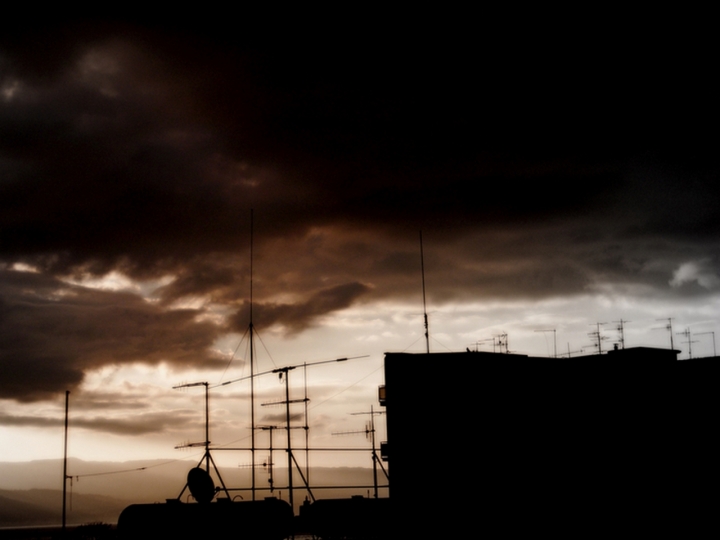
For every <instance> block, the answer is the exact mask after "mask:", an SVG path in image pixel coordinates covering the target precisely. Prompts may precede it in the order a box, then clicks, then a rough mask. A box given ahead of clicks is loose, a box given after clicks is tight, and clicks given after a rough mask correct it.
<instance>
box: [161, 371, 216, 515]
mask: <svg viewBox="0 0 720 540" xmlns="http://www.w3.org/2000/svg"><path fill="white" fill-rule="evenodd" d="M197 386H204V387H205V440H204V441H203V442H197V443H187V444H183V445H179V446H176V447H175V448H192V447H196V446H203V447H205V452H204V453H203V457H202V458H201V459H200V462H199V463H198V465H197V467H196V468H195V469H192V470H190V472H189V473H188V480H187V482H186V483H185V487H183V488H182V491H181V492H180V495H178V497H177V498H178V500H180V499H181V498H182V496H183V493H185V490H186V489H188V488H189V489H190V493H191V494H192V495H193V497H195V499H196V500H198V502H210V500H212V496H210V498H209V500H207V501H205V499H206V498H207V497H208V496H209V492H210V491H211V490H213V491H219V490H220V489H223V490H224V491H225V494H226V495H227V497H228V499H229V498H230V493H229V492H228V490H227V487H226V486H225V482H224V481H223V479H222V476H220V470H219V469H218V466H217V465H216V464H215V460H214V459H213V458H212V455H211V454H210V393H209V384H208V383H207V382H206V381H203V382H195V383H188V384H180V385H178V386H173V389H174V390H178V389H180V388H193V387H197ZM203 461H204V462H205V471H204V472H205V475H203V474H202V473H199V472H197V471H198V470H200V471H202V469H200V465H201V464H202V462H203ZM211 463H212V466H213V468H214V469H215V474H216V475H217V477H218V479H219V480H220V484H222V488H219V487H218V488H214V486H213V488H209V487H208V486H209V483H208V482H210V483H211V482H212V478H211V477H210V464H211Z"/></svg>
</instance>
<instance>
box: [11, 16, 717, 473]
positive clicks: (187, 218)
mask: <svg viewBox="0 0 720 540" xmlns="http://www.w3.org/2000/svg"><path fill="white" fill-rule="evenodd" d="M396 22H397V21H396ZM450 22H452V24H450ZM248 24H249V23H247V22H245V23H244V24H238V22H237V21H220V20H217V19H213V20H212V21H210V20H209V19H208V18H202V17H199V18H194V17H187V18H186V19H181V20H178V21H171V22H168V21H165V20H163V21H160V20H151V19H148V20H129V19H127V20H110V19H83V20H79V19H78V20H57V21H54V22H47V21H46V22H43V23H31V22H28V23H25V24H19V25H17V26H13V27H12V28H8V29H3V31H2V32H1V33H0V460H1V461H25V460H30V459H44V458H54V457H60V456H61V455H62V417H63V410H64V398H65V391H66V390H70V392H71V411H72V414H71V418H72V420H71V426H72V429H71V433H72V436H71V439H70V453H71V454H72V455H73V456H75V457H80V458H82V459H87V460H94V459H103V460H114V461H124V460H128V459H140V460H142V459H158V458H166V457H167V458H169V459H175V458H179V459H195V458H196V456H197V452H196V450H197V449H193V450H176V449H175V446H176V445H181V444H183V443H187V442H198V441H202V440H203V439H204V431H203V425H204V424H203V422H204V416H203V391H202V388H189V389H185V390H182V391H181V390H174V389H173V386H177V385H180V384H184V383H192V382H199V381H207V382H209V383H210V384H211V385H218V384H220V383H222V382H226V381H230V380H235V379H240V378H243V377H247V375H248V374H249V353H248V340H247V330H248V327H249V324H250V305H251V298H250V293H251V291H252V307H253V309H252V316H253V325H254V327H255V329H256V330H257V335H258V336H259V337H258V339H257V340H256V341H255V344H256V346H257V347H256V351H257V354H256V359H257V366H256V370H255V371H256V372H266V371H271V370H273V369H276V368H278V367H285V366H291V365H300V364H303V363H307V364H316V363H318V362H324V361H326V360H331V359H335V358H342V357H350V358H353V359H352V360H348V361H347V362H345V363H342V364H334V363H330V364H322V365H312V366H309V367H308V368H307V371H306V373H305V374H303V373H302V370H300V369H296V370H294V371H292V372H291V374H290V386H291V392H292V394H293V395H292V396H291V397H295V398H299V397H302V396H303V395H304V391H305V381H307V387H308V395H309V398H310V402H309V422H310V426H311V430H310V432H311V434H312V435H311V437H312V441H313V444H315V445H317V446H332V445H337V446H352V447H356V446H358V447H361V446H367V442H366V441H365V437H364V435H362V434H359V435H345V436H338V435H333V433H339V432H348V431H362V430H364V429H365V422H366V420H367V419H368V418H369V415H353V413H367V412H369V411H370V407H371V406H372V407H374V408H375V410H377V409H378V405H377V387H378V385H380V384H382V382H383V381H382V358H383V353H384V352H389V351H393V352H401V351H408V352H423V351H424V350H425V340H424V335H423V334H424V327H423V309H424V308H423V288H422V287H423V283H422V273H421V263H422V267H424V270H425V293H426V306H427V308H426V309H427V313H428V320H429V333H430V348H431V350H432V351H448V350H450V351H464V350H466V349H468V348H469V349H472V350H475V349H477V350H485V351H488V350H493V347H494V346H497V345H496V342H495V340H496V339H497V336H499V335H501V334H506V335H507V341H508V349H509V350H510V351H511V352H516V353H519V354H530V355H539V356H552V355H554V354H555V352H556V351H557V353H558V354H567V353H568V352H570V354H572V355H575V356H576V355H579V354H580V352H581V351H584V352H585V353H591V352H593V348H592V346H593V343H594V341H593V338H592V336H591V335H590V334H591V333H592V332H597V331H598V328H599V329H600V332H601V336H602V338H603V341H602V347H603V350H607V349H609V348H611V347H612V346H613V343H615V342H617V341H618V339H619V332H618V331H617V328H618V327H619V326H620V324H621V323H620V321H623V322H622V325H623V327H624V329H625V333H624V338H625V346H628V347H630V346H656V347H669V346H670V340H671V338H672V339H673V343H674V346H675V348H676V349H679V350H680V351H681V353H680V358H689V356H690V350H689V346H692V348H693V356H708V355H711V354H713V344H714V343H713V340H714V338H715V335H714V332H720V327H719V326H718V321H719V320H720V304H719V303H718V300H719V299H720V275H719V273H718V262H719V260H720V251H719V248H720V235H718V232H720V213H719V212H718V209H717V200H718V195H719V194H720V193H719V192H720V187H718V183H717V181H716V180H717V176H718V171H719V166H718V162H717V144H716V139H717V137H716V131H717V119H718V114H717V105H716V103H715V99H714V95H715V94H716V92H714V88H715V83H714V82H712V79H711V77H710V74H709V73H707V69H706V65H707V64H706V61H705V59H704V58H703V51H704V50H707V49H706V48H705V47H704V45H705V44H701V43H695V42H691V43H689V42H688V41H687V40H685V41H683V42H682V43H680V42H679V41H675V40H674V38H671V37H669V36H671V35H672V33H668V32H666V31H665V30H663V29H662V28H658V29H657V30H656V31H655V32H647V33H646V34H643V35H641V36H638V35H637V34H636V33H634V32H632V26H629V27H628V28H620V29H618V28H615V29H614V32H615V33H613V34H609V33H608V32H605V31H603V32H599V33H596V32H589V31H588V32H589V35H585V33H586V30H588V29H585V28H583V29H580V30H577V31H576V32H575V33H574V34H573V35H570V36H568V35H566V34H563V35H562V36H560V35H558V34H557V33H555V32H552V31H547V32H544V31H541V30H537V29H536V30H535V31H534V33H532V34H528V33H527V32H525V31H524V30H523V29H521V28H517V27H515V26H514V25H512V24H510V25H506V26H503V29H504V30H503V31H498V30H497V29H495V30H494V31H493V32H490V31H488V27H490V26H493V25H492V24H490V23H488V24H486V25H484V26H482V28H476V27H473V23H472V22H471V21H470V22H468V21H466V22H465V23H463V22H461V21H458V20H457V19H448V20H445V19H441V20H434V19H433V17H428V18H427V20H424V21H423V24H417V25H408V26H409V27H411V28H409V29H405V28H403V29H402V31H398V29H397V28H395V27H393V26H392V22H389V23H387V25H386V26H385V27H382V28H378V27H372V28H369V27H364V26H362V24H360V23H358V27H357V28H355V27H353V28H349V27H345V26H342V25H341V26H339V27H338V28H335V29H334V30H331V31H328V30H327V29H325V28H323V29H322V32H319V31H318V28H316V27H301V28H295V29H294V30H293V32H287V31H286V29H285V28H280V27H278V28H273V27H272V25H269V27H268V28H265V27H264V32H259V31H257V29H255V30H249V29H248V28H247V26H248ZM318 26H321V25H318ZM481 30H482V31H481ZM711 96H713V97H711ZM421 233H422V253H423V259H422V260H421V256H420V252H421V242H420V234H421ZM251 245H252V257H251ZM251 261H252V287H251V271H250V270H251ZM598 323H603V324H601V325H600V326H598ZM669 324H672V331H670V330H669V329H668V325H669ZM685 331H689V332H690V334H682V332H685ZM688 342H689V343H688ZM494 344H495V345H494ZM594 350H595V351H596V350H597V349H594ZM453 367H454V366H447V369H453ZM256 380H257V385H258V387H257V391H258V399H257V409H258V411H257V419H258V423H261V424H264V425H275V423H277V422H282V417H283V415H284V409H281V408H280V409H278V408H269V407H261V406H260V405H259V404H260V403H261V402H262V403H264V402H270V401H277V400H278V399H282V397H283V392H284V386H283V381H280V380H278V378H277V375H275V374H269V375H263V376H260V377H258V378H257V379H256ZM210 395H211V398H210V399H211V421H212V427H211V440H212V441H213V443H214V444H217V445H218V446H220V445H225V446H233V445H248V444H249V429H248V426H249V420H248V415H249V413H248V410H249V406H248V401H249V398H248V396H249V385H248V383H247V381H238V382H236V383H233V384H231V385H227V386H221V387H217V388H213V389H211V390H210ZM293 407H294V409H293V415H300V416H302V412H303V407H302V406H299V407H298V406H297V405H294V406H293ZM377 421H378V430H379V431H382V430H383V429H384V427H383V426H384V424H383V418H382V416H378V417H377ZM296 422H300V423H301V420H300V419H298V420H296ZM278 433H279V432H278ZM263 437H264V438H263ZM276 437H280V435H278V434H277V433H276ZM379 438H383V437H382V433H379ZM258 441H260V444H265V443H267V433H261V434H258ZM278 443H279V439H278V440H276V441H274V444H278ZM222 454H223V457H222V459H223V460H224V461H223V462H224V463H226V464H228V465H233V466H234V464H238V465H242V464H247V463H248V462H249V457H248V456H247V455H245V454H240V455H238V454H233V455H232V457H226V456H230V452H227V453H225V452H223V453H222ZM347 455H348V454H345V455H343V457H342V458H337V459H338V461H334V460H335V459H336V458H335V457H334V456H325V457H323V458H320V459H321V461H322V462H323V463H329V464H338V465H340V464H342V463H345V462H350V463H352V464H356V463H362V464H367V466H370V461H369V459H367V455H366V454H362V455H361V456H360V457H357V458H355V457H353V458H347V457H346V456H347ZM198 459H199V458H198ZM342 460H344V461H342Z"/></svg>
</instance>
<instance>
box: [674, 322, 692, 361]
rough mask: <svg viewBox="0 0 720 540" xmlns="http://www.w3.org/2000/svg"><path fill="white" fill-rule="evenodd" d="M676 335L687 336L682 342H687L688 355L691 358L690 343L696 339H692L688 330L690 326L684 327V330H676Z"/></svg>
mask: <svg viewBox="0 0 720 540" xmlns="http://www.w3.org/2000/svg"><path fill="white" fill-rule="evenodd" d="M677 335H679V336H685V337H686V338H687V341H684V342H683V343H687V344H688V357H689V359H690V360H692V357H693V355H692V344H693V343H697V341H693V340H692V333H691V332H690V328H686V329H685V331H684V332H677Z"/></svg>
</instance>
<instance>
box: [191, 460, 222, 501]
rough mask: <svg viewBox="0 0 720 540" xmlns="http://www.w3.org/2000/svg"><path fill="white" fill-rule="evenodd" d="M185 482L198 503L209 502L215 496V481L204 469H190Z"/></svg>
mask: <svg viewBox="0 0 720 540" xmlns="http://www.w3.org/2000/svg"><path fill="white" fill-rule="evenodd" d="M187 484H188V488H189V489H190V493H191V494H192V496H193V497H195V500H196V501H197V502H199V503H209V502H210V501H212V500H213V497H215V483H214V482H213V480H212V478H210V475H209V474H208V473H207V471H205V469H201V468H200V467H195V468H194V469H190V471H189V472H188V475H187Z"/></svg>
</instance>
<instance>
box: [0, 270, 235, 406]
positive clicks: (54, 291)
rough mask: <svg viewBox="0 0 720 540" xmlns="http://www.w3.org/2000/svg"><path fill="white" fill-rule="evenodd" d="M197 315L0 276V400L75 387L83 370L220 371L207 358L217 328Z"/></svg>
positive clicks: (26, 275) (22, 276)
mask: <svg viewBox="0 0 720 540" xmlns="http://www.w3.org/2000/svg"><path fill="white" fill-rule="evenodd" d="M198 315H199V312H198V311H197V310H188V309H186V310H163V309H161V308H160V307H159V306H156V305H153V304H150V303H148V302H146V301H144V300H143V299H142V298H141V297H139V296H136V295H133V294H129V293H123V292H109V291H99V290H91V289H85V288H82V287H78V286H70V285H68V284H66V283H63V282H61V281H58V280H56V279H54V278H50V277H47V276H44V275H42V274H36V273H30V272H15V271H0V321H2V329H0V395H2V396H3V397H9V398H15V399H21V400H35V399H41V398H45V397H48V396H50V395H51V394H53V393H56V392H60V391H62V390H65V389H72V388H75V387H76V386H77V385H78V384H79V383H80V382H81V381H82V380H83V377H84V373H85V371H87V370H91V369H95V368H99V367H102V366H105V365H115V364H126V363H133V362H143V363H148V364H159V363H161V362H165V363H167V364H169V365H174V366H181V367H189V366H194V367H204V368H211V369H212V368H220V367H224V365H225V363H226V362H225V361H222V360H220V359H218V358H216V357H215V356H214V355H213V353H211V352H210V348H211V346H212V344H213V342H214V341H215V339H216V338H217V337H218V336H219V335H220V334H221V330H220V328H219V327H218V326H216V325H214V324H211V323H207V322H197V320H196V317H197V316H198Z"/></svg>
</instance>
